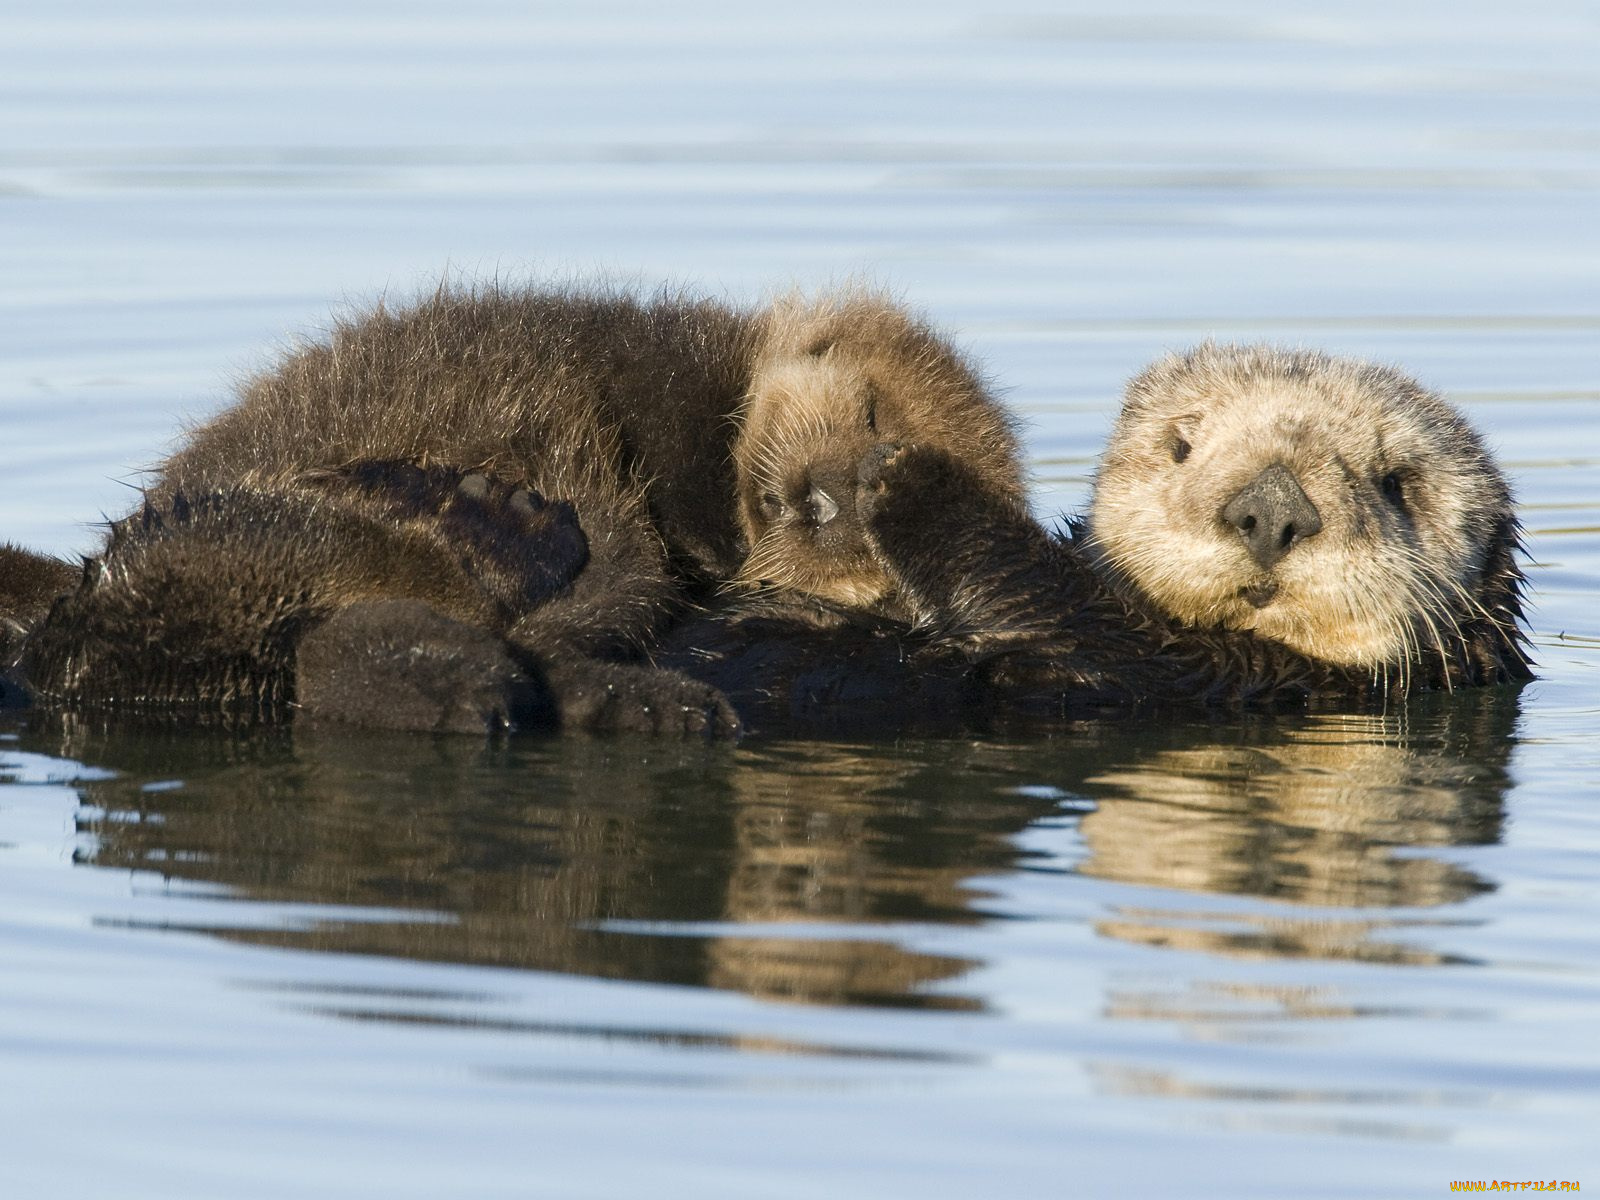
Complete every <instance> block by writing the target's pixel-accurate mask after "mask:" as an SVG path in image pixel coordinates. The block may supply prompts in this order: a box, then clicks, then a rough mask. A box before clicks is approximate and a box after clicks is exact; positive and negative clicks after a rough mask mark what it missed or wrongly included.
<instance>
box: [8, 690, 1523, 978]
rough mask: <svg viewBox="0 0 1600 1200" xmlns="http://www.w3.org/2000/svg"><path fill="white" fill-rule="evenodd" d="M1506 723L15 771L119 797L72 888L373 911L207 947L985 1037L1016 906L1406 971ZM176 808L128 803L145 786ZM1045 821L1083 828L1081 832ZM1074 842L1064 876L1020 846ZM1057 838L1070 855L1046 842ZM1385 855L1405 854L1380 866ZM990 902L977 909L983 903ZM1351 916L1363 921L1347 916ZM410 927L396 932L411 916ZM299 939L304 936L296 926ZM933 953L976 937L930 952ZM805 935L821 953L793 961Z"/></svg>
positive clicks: (1418, 718)
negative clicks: (1022, 874) (1043, 837)
mask: <svg viewBox="0 0 1600 1200" xmlns="http://www.w3.org/2000/svg"><path fill="white" fill-rule="evenodd" d="M1514 714H1515V709H1514V704H1513V703H1512V702H1511V700H1510V698H1508V697H1505V696H1504V695H1499V696H1497V695H1495V694H1494V693H1476V694H1474V695H1472V696H1470V697H1458V698H1457V699H1456V701H1455V702H1454V703H1451V704H1440V705H1438V706H1436V707H1433V708H1431V709H1430V708H1427V707H1425V706H1413V708H1412V709H1411V710H1410V712H1409V713H1408V716H1407V717H1406V718H1399V717H1390V718H1376V717H1375V718H1359V719H1351V720H1344V719H1334V718H1327V719H1323V718H1310V719H1298V720H1294V721H1283V720H1276V721H1267V720H1263V721H1261V722H1257V723H1250V724H1246V725H1244V726H1241V727H1237V728H1233V729H1230V730H1229V732H1227V734H1226V735H1225V736H1226V742H1224V743H1219V742H1218V741H1217V739H1218V736H1219V735H1218V729H1217V728H1216V727H1212V726H1191V727H1187V728H1183V727H1180V728H1175V729H1174V728H1169V729H1165V730H1151V729H1142V730H1137V729H1133V728H1130V727H1129V726H1127V725H1126V724H1125V723H1109V724H1087V725H1083V726H1079V727H1074V728H1073V729H1071V730H1069V731H1067V732H1066V733H1064V734H1063V735H1062V736H1061V737H1059V738H1057V739H1054V740H1051V741H1032V742H1029V743H1025V744H1017V743H1013V744H1001V743H990V744H977V745H974V744H970V743H960V742H922V743H912V744H909V745H906V746H904V747H874V748H871V749H861V748H852V747H844V746H839V745H830V744H813V745H802V744H796V743H787V744H774V745H769V746H765V747H756V748H748V747H747V748H742V749H735V748H728V747H719V746H705V745H699V744H689V745H676V744H675V745H673V746H670V747H658V748H656V749H655V750H653V751H652V752H651V753H650V754H649V755H641V754H639V753H638V752H637V750H636V749H630V748H629V747H628V746H626V745H625V744H623V745H618V744H615V743H604V742H594V741H574V740H570V739H564V740H560V741H553V742H546V743H537V744H517V743H512V744H509V745H505V746H500V747H484V746H481V745H477V744H473V743H467V742H463V741H458V740H451V739H442V740H441V739H411V738H404V739H402V738H390V737H385V736H381V735H377V736H361V737H339V736H329V735H327V734H326V733H324V734H321V735H318V734H316V733H313V732H312V731H310V730H305V729H302V730H298V731H295V730H283V731H280V732H279V733H277V734H276V735H275V736H265V735H262V734H260V733H258V734H257V735H256V736H254V737H252V738H247V739H235V738H231V737H227V736H225V735H213V736H204V737H202V736H196V735H194V734H185V735H182V736H178V737H172V738H170V739H163V738H161V737H160V736H159V735H153V734H152V733H151V732H150V731H148V730H145V731H139V732H138V733H137V734H136V735H135V736H131V737H130V736H123V735H111V734H91V733H87V732H82V731H81V730H80V732H79V733H78V734H77V735H75V736H74V737H73V738H71V739H69V741H68V742H67V743H66V745H65V746H63V745H62V744H61V742H60V741H59V740H56V741H46V740H45V739H44V738H43V737H42V736H40V735H38V734H35V735H32V736H30V738H29V739H28V741H27V743H25V744H26V745H27V747H28V748H29V749H34V750H42V751H46V752H50V753H56V754H63V753H64V754H69V755H71V756H73V757H76V758H80V759H85V760H87V761H92V762H95V763H97V764H105V765H109V766H112V767H115V768H117V769H119V770H121V771H123V772H125V774H124V775H123V776H121V777H118V778H114V779H109V780H104V781H96V782H90V783H87V784H85V785H83V795H84V799H85V803H86V806H87V807H86V809H85V817H84V823H85V831H86V832H87V833H89V834H91V835H93V839H94V840H93V849H92V850H90V851H88V852H87V854H86V861H88V862H89V863H90V864H92V865H94V866H96V867H100V868H117V869H125V870H141V871H148V872H154V873H157V874H160V875H164V876H166V877H168V878H171V879H181V880H188V881H197V882H205V883H215V884H222V885H225V886H227V887H229V888H231V889H235V890H237V892H238V893H239V894H240V896H241V897H243V898H245V899H249V900H253V901H264V902H268V904H269V905H270V904H271V903H293V904H296V905H301V904H313V905H315V904H327V905H341V906H342V905H349V906H356V907H357V908H369V909H374V910H380V911H378V912H375V913H374V914H373V915H372V917H371V918H370V919H356V920H350V919H348V918H347V917H346V916H345V915H344V914H331V915H329V916H328V917H327V918H326V919H323V920H320V921H318V922H317V923H315V924H313V925H310V926H305V925H302V924H298V923H297V924H295V925H292V926H288V925H284V924H282V923H281V922H280V917H279V915H278V914H276V913H275V912H274V911H273V910H272V909H271V908H270V907H269V908H266V909H263V910H259V911H261V913H262V916H261V922H262V923H261V925H260V926H258V927H256V928H249V927H248V922H249V919H248V917H246V918H245V919H244V920H240V919H239V917H238V915H234V916H232V917H230V920H229V922H228V925H229V927H228V928H227V929H217V930H215V932H216V933H217V934H218V935H219V936H224V937H229V938H237V939H242V940H246V941H251V942H258V943H264V944H271V945H285V946H294V947H298V948H302V949H318V950H329V951H338V952H354V953H368V954H381V955H388V956H397V957H405V958H417V959H427V960H442V961H456V962H464V963H477V964H494V965H502V966H511V967H524V968H534V969H541V970H551V971H561V972H569V973H575V974H581V975H591V976H601V977H614V978H624V979H633V980H645V981H659V982H672V983H679V984H688V985H696V986H707V987H718V988H726V989H731V990H736V991H739V992H743V993H747V994H750V995H754V996H761V997H768V998H775V999H785V1000H790V1001H802V1002H810V1003H821V1004H854V1005H895V1006H906V1007H935V1008H977V1007H982V1006H983V1005H984V1004H985V1002H986V998H985V997H984V996H983V995H982V994H981V993H975V992H973V991H972V990H971V989H970V987H967V986H964V985H963V983H962V977H963V976H964V975H965V974H966V973H967V972H968V971H969V970H970V969H971V968H972V967H974V966H975V965H978V963H979V960H981V959H982V958H983V955H984V947H985V945H986V942H985V939H984V936H983V934H982V932H981V930H980V929H979V928H976V927H981V926H982V924H983V923H984V922H986V921H988V920H991V919H994V918H1000V917H1012V916H1033V915H1036V914H1032V913H1028V912H1019V911H1018V910H1017V909H1016V908H1015V907H1014V905H1012V904H1010V903H1008V901H1007V900H1006V899H1005V884H1004V880H1005V878H1006V876H1007V875H1009V874H1012V873H1015V872H1017V871H1019V870H1023V869H1038V868H1040V867H1044V868H1046V869H1050V868H1052V867H1053V868H1054V869H1057V870H1060V871H1061V873H1062V874H1061V876H1060V879H1059V888H1060V889H1061V891H1062V892H1071V891H1072V889H1074V888H1079V887H1081V886H1083V885H1081V884H1075V883H1074V882H1073V881H1072V878H1071V875H1070V874H1069V871H1075V872H1076V873H1077V874H1078V875H1081V876H1092V877H1098V878H1099V879H1102V880H1107V881H1113V882H1115V883H1124V884H1133V885H1139V886H1141V887H1152V886H1153V887H1163V888H1171V887H1177V888H1182V889H1185V890H1189V891H1192V892H1194V893H1198V894H1201V895H1205V894H1210V895H1222V894H1237V895H1242V896H1247V897H1251V896H1253V897H1262V898H1266V899H1270V900H1276V901H1285V902H1286V903H1285V904H1284V906H1283V908H1282V910H1281V912H1274V913H1271V914H1269V915H1267V916H1263V914H1262V910H1261V907H1260V906H1259V905H1256V906H1246V909H1247V911H1245V912H1243V913H1242V914H1241V912H1240V911H1239V906H1238V905H1237V904H1235V905H1233V906H1231V911H1230V912H1229V913H1228V914H1225V915H1224V916H1223V917H1220V918H1219V917H1215V916H1214V915H1213V914H1209V913H1207V912H1206V911H1205V909H1206V905H1205V904H1204V903H1203V902H1200V901H1198V900H1197V901H1196V902H1195V903H1194V904H1192V905H1191V904H1187V903H1185V904H1182V905H1179V904H1176V903H1173V904H1169V905H1168V906H1167V907H1168V908H1170V909H1174V910H1176V909H1199V910H1201V911H1200V914H1199V915H1198V916H1197V915H1196V913H1195V912H1193V911H1167V912H1157V911H1152V910H1151V909H1150V908H1149V907H1148V905H1146V906H1145V907H1142V908H1133V907H1130V906H1125V905H1123V904H1121V903H1120V901H1119V898H1118V896H1117V894H1116V892H1115V891H1113V892H1112V893H1111V894H1110V895H1109V896H1108V895H1107V893H1106V892H1105V890H1104V886H1103V885H1096V886H1095V887H1094V890H1093V895H1094V897H1095V899H1096V901H1097V903H1099V904H1101V905H1104V906H1105V908H1103V909H1102V911H1103V912H1104V913H1105V915H1104V916H1103V918H1102V919H1101V920H1100V921H1099V922H1098V924H1097V925H1096V929H1097V930H1098V932H1099V933H1100V934H1101V935H1103V936H1109V937H1115V938H1120V939H1129V940H1134V941H1139V942H1144V943H1149V944H1165V945H1175V946H1184V947H1187V948H1191V949H1196V950H1202V951H1206V952H1213V953H1223V954H1253V955H1260V956H1268V957H1300V956H1311V957H1347V958H1366V959H1378V960H1385V961H1403V960H1404V961H1409V960H1422V959H1426V958H1427V955H1428V952H1427V951H1425V950H1421V949H1418V948H1416V947H1413V946H1408V945H1407V944H1406V937H1405V932H1404V923H1403V922H1398V923H1397V922H1396V921H1395V920H1393V919H1392V918H1391V915H1390V913H1389V912H1388V910H1389V909H1392V908H1396V907H1400V908H1407V909H1425V910H1434V911H1447V910H1448V907H1449V906H1450V905H1451V904H1452V903H1454V902H1457V901H1460V900H1462V899H1464V898H1467V897H1469V896H1472V895H1474V894H1477V893H1478V892H1480V891H1482V890H1483V889H1484V888H1486V887H1487V886H1489V885H1488V884H1487V883H1486V881H1484V880H1483V879H1481V878H1479V877H1477V876H1475V875H1474V874H1472V873H1471V872H1470V871H1469V870H1466V869H1464V868H1462V867H1459V866H1455V865H1452V864H1450V863H1449V862H1448V861H1445V860H1442V859H1441V858H1439V857H1436V856H1434V855H1432V854H1427V853H1422V854H1417V853H1412V852H1411V851H1415V850H1417V849H1419V848H1432V847H1446V846H1455V845H1471V844H1478V843H1484V842H1492V841H1494V840H1495V839H1496V838H1497V837H1498V834H1499V828H1500V822H1501V819H1502V813H1501V796H1502V792H1503V790H1504V788H1505V785H1506V776H1505V762H1506V753H1507V751H1506V746H1507V745H1508V743H1509V734H1510V731H1511V723H1512V720H1513V718H1514ZM174 774H177V775H180V776H182V777H183V779H184V786H183V787H181V788H176V789H171V790H157V791H145V790H143V788H142V785H143V784H144V783H146V781H148V780H149V779H152V778H158V779H170V778H172V777H173V775H174ZM1059 792H1065V793H1067V794H1068V795H1069V796H1073V797H1078V798H1087V799H1088V800H1091V801H1093V802H1094V811H1093V812H1091V813H1089V814H1088V815H1086V816H1083V817H1081V819H1079V818H1077V817H1076V813H1077V812H1079V811H1080V810H1081V808H1082V805H1081V804H1078V803H1074V804H1071V805H1069V806H1067V809H1066V811H1065V813H1064V811H1063V807H1062V805H1061V803H1060V802H1059V800H1058V799H1056V798H1054V797H1056V796H1057V795H1058V793H1059ZM1064 815H1065V816H1067V817H1068V819H1070V820H1077V821H1078V825H1077V828H1078V832H1079V835H1080V836H1081V840H1082V843H1083V858H1082V859H1081V861H1079V862H1077V864H1076V865H1075V866H1069V865H1068V864H1066V863H1064V862H1061V861H1060V860H1055V861H1054V862H1051V861H1049V860H1047V861H1045V862H1037V861H1034V860H1031V859H1029V858H1028V857H1027V856H1026V854H1025V852H1024V851H1023V850H1022V849H1021V844H1020V842H1019V841H1018V837H1017V835H1019V834H1021V833H1023V832H1024V831H1025V830H1027V829H1028V828H1029V827H1030V826H1032V825H1034V824H1035V823H1037V822H1039V821H1042V820H1049V821H1057V822H1058V821H1060V820H1061V819H1062V817H1063V816H1064ZM1067 836H1068V837H1069V838H1070V836H1071V835H1070V834H1069V835H1067ZM1401 851H1405V852H1401ZM996 881H998V883H996ZM1326 906H1335V907H1336V908H1337V909H1339V910H1351V909H1354V910H1362V909H1370V910H1373V911H1372V915H1371V918H1370V919H1368V918H1366V917H1363V916H1362V914H1361V913H1360V912H1359V911H1358V912H1355V913H1351V912H1348V911H1338V912H1330V913H1329V914H1328V916H1327V917H1326V918H1324V917H1321V916H1319V915H1317V914H1316V913H1315V912H1314V910H1315V909H1318V908H1322V907H1326ZM407 912H414V913H415V914H416V919H414V920H410V919H406V918H405V916H404V914H405V913H407ZM297 915H298V914H297ZM908 926H912V927H915V928H916V929H919V930H923V931H926V930H928V929H929V928H934V927H941V926H943V927H949V926H963V927H968V928H969V932H968V933H964V934H962V935H961V936H960V937H959V938H957V939H954V943H953V944H954V945H955V946H956V947H958V948H957V949H955V950H952V948H951V945H952V944H951V943H947V944H946V945H945V946H944V947H943V949H942V952H939V951H932V950H929V949H927V948H926V946H927V939H926V938H925V937H923V936H921V935H913V934H912V933H911V932H910V929H908V928H907V927H908ZM813 931H814V932H813Z"/></svg>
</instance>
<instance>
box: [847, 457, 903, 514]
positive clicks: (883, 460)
mask: <svg viewBox="0 0 1600 1200" xmlns="http://www.w3.org/2000/svg"><path fill="white" fill-rule="evenodd" d="M912 449H914V447H911V446H906V445H903V444H902V443H900V442H879V443H878V444H877V445H876V446H874V447H873V448H872V449H871V450H868V451H867V453H866V455H865V456H864V457H863V458H862V460H861V462H860V463H859V464H857V466H856V509H857V511H858V512H860V513H861V514H862V515H863V516H869V515H871V513H873V512H874V511H876V510H877V508H878V506H879V505H880V504H881V503H882V501H883V498H884V497H885V496H887V495H888V493H889V489H890V487H891V486H892V485H893V482H894V474H895V470H894V467H895V464H896V463H898V462H900V461H901V460H902V459H904V458H905V457H906V455H907V454H908V453H910V451H911V450H912Z"/></svg>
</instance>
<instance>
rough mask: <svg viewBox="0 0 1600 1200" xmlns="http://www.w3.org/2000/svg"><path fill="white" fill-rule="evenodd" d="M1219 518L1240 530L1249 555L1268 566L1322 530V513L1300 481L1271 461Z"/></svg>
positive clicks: (1265, 566)
mask: <svg viewBox="0 0 1600 1200" xmlns="http://www.w3.org/2000/svg"><path fill="white" fill-rule="evenodd" d="M1222 519H1223V520H1224V521H1226V522H1227V523H1228V524H1229V525H1232V526H1233V527H1234V528H1235V529H1237V530H1238V531H1239V536H1240V537H1242V538H1244V544H1245V548H1246V549H1248V550H1249V551H1250V557H1251V558H1253V559H1255V560H1256V562H1257V563H1259V564H1260V565H1261V568H1262V569H1263V570H1268V569H1270V568H1271V567H1272V564H1273V563H1275V562H1277V561H1278V560H1279V559H1280V558H1282V557H1283V556H1284V555H1285V554H1287V553H1289V549H1290V547H1292V546H1293V545H1295V543H1297V542H1303V541H1304V540H1305V539H1306V538H1308V537H1311V536H1312V535H1313V534H1317V533H1321V532H1322V514H1321V513H1319V512H1318V511H1317V506H1316V505H1315V504H1313V503H1311V499H1310V497H1308V496H1307V495H1306V494H1305V492H1303V491H1301V490H1300V481H1299V480H1297V479H1296V478H1295V477H1294V472H1292V471H1290V470H1289V469H1288V468H1287V467H1285V466H1283V465H1282V464H1281V463H1274V464H1273V465H1272V466H1270V467H1268V468H1267V469H1266V470H1265V471H1263V472H1261V474H1259V475H1257V476H1256V477H1255V478H1254V479H1252V480H1251V481H1250V482H1249V483H1247V484H1245V485H1244V487H1243V488H1241V489H1240V490H1239V493H1238V495H1236V496H1234V498H1233V499H1232V500H1229V501H1228V503H1227V504H1225V505H1223V507H1222Z"/></svg>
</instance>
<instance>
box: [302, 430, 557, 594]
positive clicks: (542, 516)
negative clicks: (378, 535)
mask: <svg viewBox="0 0 1600 1200" xmlns="http://www.w3.org/2000/svg"><path fill="white" fill-rule="evenodd" d="M304 479H305V481H306V482H307V483H309V484H311V485H312V486H315V487H318V488H321V489H323V490H330V491H335V492H337V491H339V490H344V491H345V492H347V493H351V494H354V495H357V496H359V497H360V498H361V500H362V502H363V503H364V504H375V505H376V506H377V508H378V510H379V512H380V514H381V515H383V516H386V517H388V518H389V519H391V520H395V521H400V522H402V523H407V524H412V525H421V526H422V527H423V528H425V529H426V530H428V531H429V532H430V533H431V534H432V535H433V536H435V537H437V538H438V539H440V540H441V541H442V542H444V543H445V545H447V546H448V547H449V548H450V549H451V550H453V551H454V552H455V554H456V556H457V557H458V558H459V559H460V561H461V565H462V566H463V567H464V568H465V569H466V571H467V573H468V574H469V575H471V576H472V577H473V578H474V579H476V580H477V581H478V583H479V585H480V586H482V588H483V589H484V590H485V591H486V592H488V593H489V595H490V596H491V597H492V598H493V599H494V600H496V601H497V602H499V603H500V604H501V605H502V606H503V607H504V608H505V609H506V610H507V612H508V613H509V614H510V615H511V616H512V617H515V616H517V615H520V614H521V613H524V612H526V611H527V610H528V609H530V608H535V607H537V606H538V605H540V604H542V603H543V602H544V601H546V600H548V599H550V598H551V597H552V596H554V595H555V594H556V593H557V592H560V591H561V590H562V589H563V588H566V587H568V586H569V585H571V583H572V581H573V580H574V579H575V578H577V576H578V573H579V572H580V571H581V570H582V569H583V567H584V564H585V563H587V562H588V560H589V543H588V540H587V539H586V538H585V537H584V536H583V531H582V530H581V529H580V528H579V527H578V517H577V513H576V512H574V511H573V508H572V505H570V504H568V503H566V502H565V501H548V500H546V499H545V498H544V497H543V496H541V495H540V494H539V493H538V492H537V491H535V490H533V489H532V488H529V487H523V486H521V485H519V484H515V483H512V482H510V481H508V480H505V479H502V478H500V477H499V476H497V475H493V474H491V473H489V472H487V471H481V470H467V469H464V468H461V467H447V466H439V465H437V464H431V465H428V466H422V465H419V464H417V463H414V462H409V461H406V460H403V459H364V460H361V461H358V462H353V463H349V464H347V465H345V466H342V467H337V468H333V469H329V470H319V471H315V472H308V473H307V474H306V475H305V476H304Z"/></svg>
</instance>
